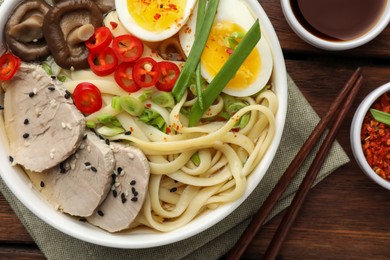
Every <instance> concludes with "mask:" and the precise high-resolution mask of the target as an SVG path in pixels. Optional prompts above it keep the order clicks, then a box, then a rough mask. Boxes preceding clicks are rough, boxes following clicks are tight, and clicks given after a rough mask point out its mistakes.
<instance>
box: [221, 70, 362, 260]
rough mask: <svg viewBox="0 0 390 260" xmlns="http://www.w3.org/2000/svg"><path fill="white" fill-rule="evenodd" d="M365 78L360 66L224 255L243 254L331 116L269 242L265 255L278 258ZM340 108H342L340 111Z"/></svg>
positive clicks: (237, 257) (269, 257)
mask: <svg viewBox="0 0 390 260" xmlns="http://www.w3.org/2000/svg"><path fill="white" fill-rule="evenodd" d="M362 82H363V76H362V75H361V69H360V68H358V69H357V70H356V71H355V72H354V73H353V75H352V76H351V78H350V79H349V80H348V82H347V83H346V84H345V85H344V87H343V89H342V90H341V92H340V93H339V95H338V96H337V98H336V99H335V100H334V102H333V103H332V104H331V106H330V108H329V110H328V112H327V114H326V115H325V116H324V117H323V118H322V119H321V120H320V122H319V123H318V125H317V126H316V127H315V128H314V130H313V132H312V133H311V134H310V136H309V137H308V139H307V140H306V142H305V143H304V144H303V146H302V148H301V149H300V151H299V152H298V153H297V155H296V156H295V158H294V160H293V161H292V162H291V164H290V165H289V167H288V168H287V169H286V171H285V172H284V174H283V175H282V177H281V178H280V179H279V181H278V183H277V184H276V186H275V187H274V189H273V190H272V191H271V193H270V194H269V195H268V197H267V199H266V200H265V201H264V203H263V205H262V206H261V208H260V209H259V211H258V212H257V213H256V214H255V215H254V216H253V219H252V221H251V223H250V224H249V226H248V227H247V228H246V230H245V231H244V233H243V234H242V235H241V237H240V239H239V240H238V241H237V243H236V244H235V245H234V247H233V248H232V249H231V250H230V251H229V252H228V253H227V254H226V255H225V257H224V259H239V258H240V257H241V256H242V254H243V253H244V252H245V250H246V249H247V247H248V245H249V244H250V242H251V241H252V239H253V238H254V236H255V235H256V233H257V232H258V230H259V229H260V227H261V226H262V225H263V223H264V221H265V220H266V218H267V217H268V215H269V214H270V212H271V210H272V208H273V207H274V206H275V204H276V203H277V202H278V200H279V198H280V197H281V195H282V194H283V192H284V191H285V190H286V188H287V187H288V185H289V184H290V182H291V181H292V179H293V178H294V176H295V175H296V173H297V172H298V170H299V168H300V167H301V166H302V164H303V162H304V161H305V158H306V157H307V156H308V154H309V153H310V152H311V150H312V148H313V147H314V146H315V144H316V143H317V141H318V140H319V138H320V137H321V136H322V134H323V133H324V132H325V129H326V127H327V125H328V124H329V122H330V121H331V120H332V118H333V117H334V116H335V115H336V113H337V115H336V117H335V118H334V119H333V124H332V126H331V127H330V129H329V131H328V135H327V136H326V137H325V139H324V141H323V142H322V145H321V147H320V148H319V150H318V152H317V154H316V156H315V158H314V160H313V162H312V164H311V166H310V168H309V170H308V171H307V173H306V175H305V177H304V179H303V181H302V183H301V185H300V186H299V189H298V191H297V193H296V194H295V196H294V199H293V201H292V203H291V205H290V207H289V208H288V209H287V211H286V213H285V215H284V217H283V219H282V221H281V223H280V224H279V227H278V229H277V230H276V233H275V234H274V237H273V238H272V241H271V243H270V244H269V246H268V248H267V250H266V252H265V254H264V256H263V259H275V258H276V256H277V254H278V253H279V251H280V248H281V246H282V244H283V242H284V240H285V238H286V236H287V234H288V232H289V230H290V228H291V226H292V224H293V222H294V220H295V218H296V216H297V215H298V212H299V210H300V208H301V206H302V204H303V201H304V200H305V198H306V196H307V194H308V193H309V190H310V188H311V187H312V186H313V183H314V180H315V179H316V176H317V174H318V172H319V170H320V168H321V166H322V164H323V162H324V161H325V158H326V156H327V154H328V152H329V150H330V148H331V146H332V143H333V142H334V140H335V138H336V135H337V132H338V130H339V128H340V126H341V124H342V122H343V120H344V118H345V116H346V114H347V113H348V111H349V109H350V108H351V105H352V103H353V101H354V100H355V97H356V95H357V93H358V92H359V89H360V86H361V85H362ZM340 107H341V108H340ZM338 110H339V111H338Z"/></svg>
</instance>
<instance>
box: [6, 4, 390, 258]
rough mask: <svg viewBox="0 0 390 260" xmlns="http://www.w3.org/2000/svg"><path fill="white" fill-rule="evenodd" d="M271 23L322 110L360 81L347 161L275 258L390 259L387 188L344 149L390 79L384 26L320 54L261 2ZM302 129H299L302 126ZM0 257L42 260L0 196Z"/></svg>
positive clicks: (261, 239)
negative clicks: (349, 46) (357, 119)
mask: <svg viewBox="0 0 390 260" xmlns="http://www.w3.org/2000/svg"><path fill="white" fill-rule="evenodd" d="M260 3H261V4H262V6H263V8H264V10H265V11H266V13H267V14H268V16H269V18H270V20H271V22H272V23H273V25H274V27H275V30H276V32H277V35H278V37H279V40H280V42H281V45H282V48H283V52H284V55H285V58H286V66H287V71H288V73H289V74H290V75H291V76H292V78H293V79H294V80H295V82H296V83H297V85H298V86H299V88H300V90H301V91H302V92H303V94H304V95H305V97H306V98H307V99H308V101H309V102H310V104H311V105H312V106H313V107H314V109H315V110H316V112H317V113H318V114H319V115H320V116H323V115H325V113H326V111H327V109H328V107H329V105H330V103H331V102H332V100H333V99H334V98H335V97H336V95H337V93H338V91H339V90H340V88H341V87H342V86H343V85H344V83H345V81H346V80H347V79H348V77H349V76H350V75H351V74H352V73H353V71H354V70H355V69H356V68H357V67H358V66H360V67H362V69H363V74H364V76H365V82H364V85H363V87H362V90H361V92H360V93H359V96H358V98H357V100H356V102H355V104H354V106H353V108H352V110H351V111H350V112H349V114H348V116H347V118H346V122H345V123H344V124H343V126H342V129H341V131H340V133H339V135H338V141H339V142H340V143H341V145H342V146H343V147H344V149H345V151H346V152H347V154H348V155H349V156H350V158H351V162H350V163H348V164H347V165H345V166H343V167H341V168H339V169H338V170H336V171H335V172H334V173H333V174H331V175H330V176H329V177H328V178H326V179H325V180H324V181H322V182H321V183H320V184H319V185H317V186H316V187H315V188H313V189H312V190H311V192H310V194H309V197H308V198H307V200H306V202H305V204H304V206H303V209H302V211H301V212H300V214H299V216H298V218H297V220H296V222H295V224H294V225H293V228H292V230H291V232H290V233H289V235H288V237H287V240H286V241H285V244H284V245H283V248H282V250H281V252H280V256H281V257H282V259H389V258H390V221H389V217H390V191H387V190H385V189H383V188H381V187H379V186H378V185H376V184H374V183H373V182H372V181H371V180H369V179H368V178H367V177H366V176H365V175H364V174H363V172H362V171H361V170H360V169H359V167H358V165H357V164H356V162H355V161H354V159H353V157H352V153H351V148H350V142H349V127H350V124H351V120H352V116H353V113H354V110H355V109H356V107H357V105H358V102H359V101H361V100H362V99H363V98H364V96H366V95H367V93H369V92H370V91H371V90H373V89H374V88H376V87H378V86H380V85H382V84H384V83H387V82H389V81H390V26H388V27H387V28H386V30H385V31H384V32H383V33H382V34H381V35H380V36H379V37H378V38H377V39H375V40H374V41H372V42H371V43H369V44H367V45H365V46H363V47H360V48H357V49H354V50H350V51H343V52H327V51H322V50H319V49H316V48H314V47H312V46H310V45H308V44H306V43H305V42H303V41H302V40H300V39H299V38H298V37H297V36H296V35H295V34H294V33H293V31H292V30H291V29H290V27H289V26H288V24H287V22H286V21H285V19H284V17H283V14H282V11H281V7H280V3H279V1H277V0H260ZM302 127H304V126H302ZM281 217H282V214H280V215H279V216H277V217H276V218H274V219H273V220H272V221H270V222H269V223H268V224H267V225H266V226H265V227H264V228H263V229H262V230H261V231H260V232H259V233H258V235H257V236H256V238H255V240H254V241H253V242H252V244H251V245H250V246H249V248H248V250H247V252H246V253H245V255H244V258H245V259H259V258H260V257H261V255H262V253H264V251H265V248H266V247H267V245H268V243H269V241H270V239H271V238H272V235H273V233H274V231H275V230H276V228H277V225H278V223H279V222H280V220H281ZM0 259H44V255H43V254H42V253H41V252H40V250H39V249H38V248H37V247H36V245H35V243H34V241H33V240H32V238H31V237H30V236H29V235H28V233H27V232H26V230H25V229H24V227H23V226H22V225H21V223H20V222H19V220H18V218H17V217H16V216H15V214H14V213H13V211H12V209H11V208H10V207H9V205H8V203H7V202H6V201H5V199H4V197H3V196H2V195H1V194H0Z"/></svg>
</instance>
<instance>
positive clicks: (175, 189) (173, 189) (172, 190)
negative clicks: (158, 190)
mask: <svg viewBox="0 0 390 260" xmlns="http://www.w3.org/2000/svg"><path fill="white" fill-rule="evenodd" d="M176 191H177V188H176V187H173V188H172V189H170V190H169V192H176Z"/></svg>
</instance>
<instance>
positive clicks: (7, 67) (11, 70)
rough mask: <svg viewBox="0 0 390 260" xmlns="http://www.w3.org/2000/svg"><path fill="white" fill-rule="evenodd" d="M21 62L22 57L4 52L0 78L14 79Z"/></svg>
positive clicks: (0, 58) (1, 60)
mask: <svg viewBox="0 0 390 260" xmlns="http://www.w3.org/2000/svg"><path fill="white" fill-rule="evenodd" d="M20 63H21V61H20V58H18V57H16V56H14V55H13V54H11V53H6V54H3V55H2V56H1V57H0V80H3V81H6V80H10V79H12V78H13V76H14V75H15V73H16V72H17V71H18V69H19V66H20Z"/></svg>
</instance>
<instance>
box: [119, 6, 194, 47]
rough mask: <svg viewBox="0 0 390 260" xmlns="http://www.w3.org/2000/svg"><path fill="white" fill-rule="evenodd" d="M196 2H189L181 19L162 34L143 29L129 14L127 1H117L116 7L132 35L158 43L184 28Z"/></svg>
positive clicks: (120, 18) (161, 32)
mask: <svg viewBox="0 0 390 260" xmlns="http://www.w3.org/2000/svg"><path fill="white" fill-rule="evenodd" d="M196 2H197V0H187V1H186V6H185V8H184V13H183V16H182V17H181V19H180V20H178V21H176V22H175V23H174V24H172V25H171V26H170V27H169V28H167V29H166V30H163V31H160V32H155V31H149V30H146V29H144V28H143V27H141V26H140V25H139V24H138V23H137V22H136V21H135V20H134V18H133V17H132V16H131V15H130V13H129V12H128V9H127V0H115V7H116V10H117V12H118V16H119V20H120V21H121V22H122V23H123V25H124V26H125V27H126V29H127V30H128V31H129V32H130V33H131V34H133V35H135V36H136V37H138V38H140V39H141V40H144V41H149V42H158V41H163V40H165V39H168V38H169V37H172V36H173V35H175V34H176V33H177V32H178V31H179V30H180V29H181V28H182V27H183V25H184V24H185V23H186V21H187V20H188V18H189V16H190V14H191V13H192V10H193V9H194V6H195V3H196Z"/></svg>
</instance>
